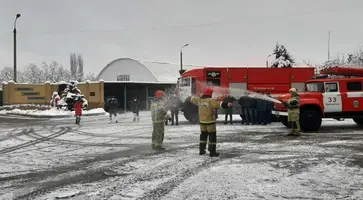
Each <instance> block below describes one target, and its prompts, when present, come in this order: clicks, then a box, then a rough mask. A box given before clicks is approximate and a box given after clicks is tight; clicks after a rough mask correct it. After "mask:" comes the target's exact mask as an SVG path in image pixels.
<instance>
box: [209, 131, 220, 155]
mask: <svg viewBox="0 0 363 200" xmlns="http://www.w3.org/2000/svg"><path fill="white" fill-rule="evenodd" d="M208 150H209V156H210V157H218V156H219V153H218V152H217V133H215V132H214V133H210V134H209V144H208Z"/></svg>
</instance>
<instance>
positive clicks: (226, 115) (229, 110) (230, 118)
mask: <svg viewBox="0 0 363 200" xmlns="http://www.w3.org/2000/svg"><path fill="white" fill-rule="evenodd" d="M225 112H226V113H225V115H224V123H225V124H227V120H228V116H229V123H230V124H232V123H233V121H232V120H233V118H232V113H233V110H232V109H226V110H225Z"/></svg>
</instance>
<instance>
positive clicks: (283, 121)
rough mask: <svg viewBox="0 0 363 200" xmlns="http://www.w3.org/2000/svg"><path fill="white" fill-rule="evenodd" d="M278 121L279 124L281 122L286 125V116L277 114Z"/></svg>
mask: <svg viewBox="0 0 363 200" xmlns="http://www.w3.org/2000/svg"><path fill="white" fill-rule="evenodd" d="M279 121H280V122H281V124H283V125H284V126H285V127H288V124H287V117H286V116H279Z"/></svg>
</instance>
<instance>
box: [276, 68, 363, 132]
mask: <svg viewBox="0 0 363 200" xmlns="http://www.w3.org/2000/svg"><path fill="white" fill-rule="evenodd" d="M299 95H300V125H301V129H302V130H305V131H316V130H318V129H319V128H320V126H321V122H322V118H333V119H337V120H339V119H342V118H352V119H353V120H354V122H355V123H357V124H359V125H363V69H362V68H345V67H329V68H326V69H323V70H321V71H320V76H317V77H316V78H314V79H311V80H308V81H306V83H305V92H301V93H299ZM289 98H290V95H289V94H284V95H282V96H280V97H279V99H280V100H284V101H286V100H288V99H289ZM275 109H276V111H275V114H276V115H278V116H279V118H280V120H281V122H282V123H283V124H284V125H285V126H286V125H287V112H286V108H284V107H283V105H281V104H276V105H275Z"/></svg>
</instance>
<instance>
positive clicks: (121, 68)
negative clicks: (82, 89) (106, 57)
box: [98, 58, 158, 82]
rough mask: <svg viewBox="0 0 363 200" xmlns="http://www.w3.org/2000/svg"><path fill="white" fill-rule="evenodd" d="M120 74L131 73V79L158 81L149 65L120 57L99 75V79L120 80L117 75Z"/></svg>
mask: <svg viewBox="0 0 363 200" xmlns="http://www.w3.org/2000/svg"><path fill="white" fill-rule="evenodd" d="M119 75H130V79H129V81H145V82H157V81H158V79H157V78H156V77H155V75H154V74H153V73H152V72H151V71H150V70H149V69H148V68H147V67H145V66H144V65H143V64H141V63H139V62H138V61H136V60H133V59H129V58H122V59H118V60H115V61H113V62H111V63H110V64H108V65H107V66H106V67H105V68H104V69H103V70H102V71H101V72H100V74H99V75H98V80H100V79H102V80H104V81H118V80H117V76H119Z"/></svg>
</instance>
